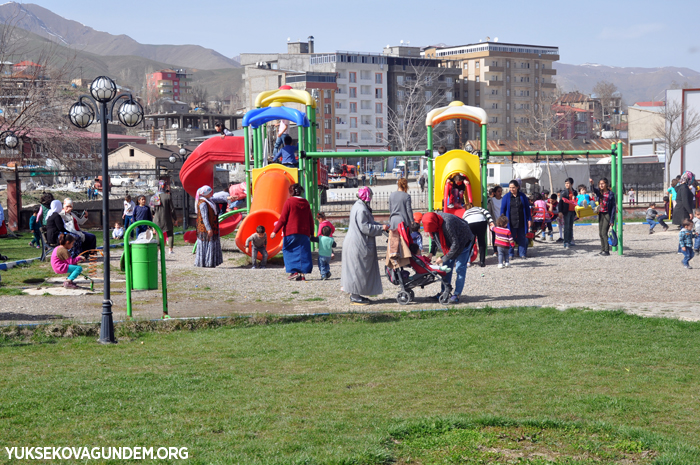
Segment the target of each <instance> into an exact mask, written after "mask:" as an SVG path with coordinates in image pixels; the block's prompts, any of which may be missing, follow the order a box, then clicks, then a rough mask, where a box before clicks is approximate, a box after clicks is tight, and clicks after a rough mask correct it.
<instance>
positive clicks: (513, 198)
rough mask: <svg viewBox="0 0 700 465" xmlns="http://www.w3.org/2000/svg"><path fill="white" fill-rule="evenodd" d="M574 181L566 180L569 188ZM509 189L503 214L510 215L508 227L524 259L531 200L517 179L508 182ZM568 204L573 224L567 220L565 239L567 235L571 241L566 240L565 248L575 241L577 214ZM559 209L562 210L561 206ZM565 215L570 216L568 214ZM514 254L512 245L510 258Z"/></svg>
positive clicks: (504, 200)
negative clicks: (573, 229)
mask: <svg viewBox="0 0 700 465" xmlns="http://www.w3.org/2000/svg"><path fill="white" fill-rule="evenodd" d="M569 180H571V182H569ZM573 182H574V181H573V179H567V180H566V183H565V185H566V187H567V189H570V187H571V185H572V184H573ZM508 189H509V192H508V193H507V194H506V195H504V196H503V201H502V202H501V215H505V216H507V217H508V229H510V233H511V234H512V235H513V240H514V241H515V243H516V244H517V245H518V255H520V258H523V259H524V258H527V243H528V238H527V232H528V231H529V230H530V228H531V227H532V212H531V211H530V200H529V199H528V198H527V195H525V194H523V193H522V192H520V183H519V182H518V181H517V180H515V179H514V180H512V181H511V182H510V184H508ZM562 195H563V194H562ZM566 205H567V206H569V207H571V212H570V213H571V215H573V216H571V218H572V219H571V226H570V225H569V222H568V220H567V223H566V229H564V235H565V238H564V241H566V237H569V242H564V248H568V247H569V245H570V243H571V242H573V233H572V226H573V224H574V220H573V218H574V216H575V215H576V213H575V212H574V207H573V206H572V205H569V204H568V203H567V204H566ZM559 211H561V207H560V210H559ZM564 216H565V218H568V217H567V216H566V214H565V215H564ZM566 234H569V236H566ZM514 254H515V247H511V249H510V252H509V255H510V258H513V255H514Z"/></svg>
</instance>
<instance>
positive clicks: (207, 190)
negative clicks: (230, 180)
mask: <svg viewBox="0 0 700 465" xmlns="http://www.w3.org/2000/svg"><path fill="white" fill-rule="evenodd" d="M212 192H213V191H212V188H211V187H209V186H202V187H200V188H199V189H197V195H195V197H194V202H195V203H199V199H200V198H201V199H202V200H204V201H205V202H206V203H208V204H209V206H210V207H211V208H212V210H214V212H215V213H218V208H216V205H215V204H214V202H212V201H211V200H209V199H208V198H206V197H204V196H205V195H209V194H211V193H212Z"/></svg>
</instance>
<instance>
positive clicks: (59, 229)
mask: <svg viewBox="0 0 700 465" xmlns="http://www.w3.org/2000/svg"><path fill="white" fill-rule="evenodd" d="M61 210H63V204H61V201H60V200H52V201H51V203H50V204H49V208H48V209H47V210H46V239H47V240H48V241H49V244H58V235H59V234H68V230H67V229H66V226H65V225H64V224H63V218H62V217H61V215H60V213H61ZM73 246H74V247H75V244H74V245H73Z"/></svg>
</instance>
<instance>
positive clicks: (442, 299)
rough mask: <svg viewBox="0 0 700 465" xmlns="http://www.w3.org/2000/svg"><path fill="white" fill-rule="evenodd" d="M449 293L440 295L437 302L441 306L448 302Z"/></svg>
mask: <svg viewBox="0 0 700 465" xmlns="http://www.w3.org/2000/svg"><path fill="white" fill-rule="evenodd" d="M450 294H451V293H450V292H443V293H442V295H440V298H439V299H438V302H440V303H441V304H443V305H444V304H446V303H447V301H448V300H450Z"/></svg>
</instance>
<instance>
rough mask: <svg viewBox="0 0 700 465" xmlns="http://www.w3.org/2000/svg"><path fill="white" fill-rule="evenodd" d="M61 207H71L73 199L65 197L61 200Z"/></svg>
mask: <svg viewBox="0 0 700 465" xmlns="http://www.w3.org/2000/svg"><path fill="white" fill-rule="evenodd" d="M63 205H73V199H71V198H70V197H66V198H65V199H63Z"/></svg>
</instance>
